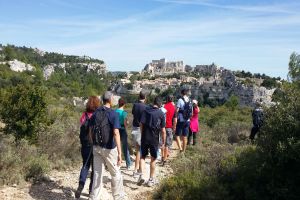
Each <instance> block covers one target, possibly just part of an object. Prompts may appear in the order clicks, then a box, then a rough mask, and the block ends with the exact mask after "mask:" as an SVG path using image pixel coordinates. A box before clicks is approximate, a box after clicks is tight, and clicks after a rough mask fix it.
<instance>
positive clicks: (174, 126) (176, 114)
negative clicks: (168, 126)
mask: <svg viewBox="0 0 300 200" xmlns="http://www.w3.org/2000/svg"><path fill="white" fill-rule="evenodd" d="M178 113H179V108H176V111H175V117H174V118H173V120H174V121H173V130H174V131H175V129H176V125H177V118H178Z"/></svg>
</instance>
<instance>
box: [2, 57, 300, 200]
mask: <svg viewBox="0 0 300 200" xmlns="http://www.w3.org/2000/svg"><path fill="white" fill-rule="evenodd" d="M13 55H14V54H10V56H13ZM299 69H300V58H299V55H297V54H293V55H292V56H291V62H290V68H289V71H290V78H291V82H285V83H284V84H283V86H282V87H281V88H280V90H278V91H277V92H276V93H275V95H274V100H276V102H277V103H276V105H274V106H273V107H270V108H265V116H266V120H265V124H264V126H263V128H262V130H261V132H260V134H259V137H258V138H257V139H256V140H255V141H254V143H251V142H250V141H249V140H248V135H249V133H250V129H251V126H252V121H251V109H250V108H247V107H239V106H238V99H237V97H235V96H232V97H231V98H230V100H229V101H228V102H226V103H225V104H224V105H222V106H216V107H215V108H210V107H207V106H206V105H204V106H203V105H202V107H201V108H200V109H201V110H200V115H199V116H200V126H201V131H200V137H198V139H200V140H199V143H198V144H197V145H196V146H193V147H189V148H188V150H187V152H186V154H185V155H180V156H179V157H178V159H174V161H172V167H173V169H174V176H172V177H170V178H168V179H166V180H164V181H163V182H162V183H161V185H160V186H159V188H157V190H156V191H155V193H154V194H153V198H154V199H169V200H174V199H178V200H181V199H239V200H240V199H247V200H248V199H299V197H300V191H299V189H298V188H299V186H300V181H299V180H300V170H299V169H300V158H299V155H300V142H299V137H300V99H299V94H300V83H299V80H300V73H299ZM84 76H86V77H88V78H84ZM78 77H79V78H78ZM102 78H104V79H103V80H100V78H99V76H97V75H96V74H94V73H93V72H85V74H84V73H83V72H82V71H81V70H80V69H79V68H76V67H75V68H74V70H70V71H69V72H67V73H66V74H64V73H63V72H59V71H58V72H55V74H54V76H53V77H52V78H50V79H49V80H47V81H46V80H45V79H43V77H42V75H41V72H40V71H39V70H37V71H34V72H22V73H18V72H11V71H10V70H9V68H8V66H7V65H0V92H1V93H0V105H1V107H0V119H1V122H3V123H4V124H2V123H1V124H0V125H1V126H2V127H1V130H0V185H3V184H15V183H16V184H18V183H20V182H22V181H24V180H36V179H39V178H42V177H43V176H44V174H46V173H47V172H49V170H51V169H66V168H68V167H71V166H73V165H77V164H78V163H79V162H81V158H80V151H79V148H80V144H79V117H80V114H81V112H82V111H83V109H84V108H81V107H74V106H73V104H72V101H71V98H70V97H73V96H84V97H87V96H88V95H92V94H101V92H103V91H104V90H105V89H106V84H107V83H108V82H109V79H108V78H107V77H106V78H105V77H102ZM167 92H168V91H167ZM167 92H162V93H161V95H162V96H165V95H166V94H167ZM169 92H171V93H172V92H174V91H172V90H170V91H169ZM126 98H128V99H127V100H128V101H130V102H132V101H133V100H134V99H136V96H128V97H126ZM151 98H152V97H150V98H149V100H151ZM130 106H131V104H129V105H128V107H127V110H128V112H130V110H131V107H130ZM211 107H214V106H211Z"/></svg>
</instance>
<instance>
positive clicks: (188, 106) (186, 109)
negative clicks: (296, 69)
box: [181, 98, 193, 120]
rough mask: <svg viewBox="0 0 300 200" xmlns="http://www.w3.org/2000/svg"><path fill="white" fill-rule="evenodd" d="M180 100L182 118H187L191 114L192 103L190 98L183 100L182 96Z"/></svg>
mask: <svg viewBox="0 0 300 200" xmlns="http://www.w3.org/2000/svg"><path fill="white" fill-rule="evenodd" d="M182 100H183V102H184V107H183V110H182V111H181V113H182V115H183V119H184V120H189V119H190V118H191V117H192V116H193V104H192V102H191V101H190V100H189V101H185V100H184V98H182Z"/></svg>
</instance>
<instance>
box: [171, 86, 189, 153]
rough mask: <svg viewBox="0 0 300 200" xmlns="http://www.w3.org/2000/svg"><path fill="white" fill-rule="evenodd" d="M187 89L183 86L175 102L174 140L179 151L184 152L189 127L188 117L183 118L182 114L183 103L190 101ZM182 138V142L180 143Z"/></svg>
mask: <svg viewBox="0 0 300 200" xmlns="http://www.w3.org/2000/svg"><path fill="white" fill-rule="evenodd" d="M188 92H189V90H188V89H186V88H184V89H182V90H181V95H182V96H181V98H179V99H178V101H177V104H176V107H177V109H176V116H177V118H176V119H175V121H174V123H175V127H176V130H175V134H176V142H177V145H178V148H179V150H180V152H185V150H186V146H187V136H188V134H189V127H190V119H185V118H184V116H183V112H184V110H185V104H186V103H187V102H189V101H190V98H189V97H188V96H187V95H188ZM181 140H182V143H181Z"/></svg>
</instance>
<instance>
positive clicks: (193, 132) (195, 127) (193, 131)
mask: <svg viewBox="0 0 300 200" xmlns="http://www.w3.org/2000/svg"><path fill="white" fill-rule="evenodd" d="M192 103H193V116H192V117H191V119H190V132H189V136H188V145H191V144H192V138H193V145H196V143H197V133H198V131H199V119H198V114H199V111H200V109H199V107H198V101H197V100H195V99H194V100H193V101H192Z"/></svg>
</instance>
